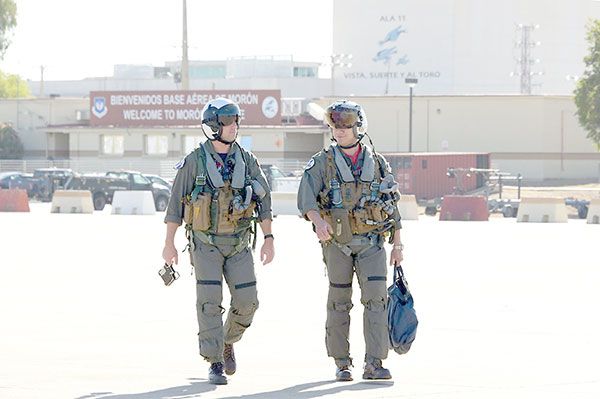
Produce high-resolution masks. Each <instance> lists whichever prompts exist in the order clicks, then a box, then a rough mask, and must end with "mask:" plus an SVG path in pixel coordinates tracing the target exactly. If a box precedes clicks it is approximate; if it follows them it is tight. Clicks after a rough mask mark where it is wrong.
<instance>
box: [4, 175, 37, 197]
mask: <svg viewBox="0 0 600 399" xmlns="http://www.w3.org/2000/svg"><path fill="white" fill-rule="evenodd" d="M36 183H37V182H36V181H35V180H34V178H33V175H32V174H31V173H23V172H2V173H0V188H3V189H11V188H19V189H22V190H25V191H27V196H28V197H29V198H32V197H33V196H34V195H35V194H36V192H37V190H38V185H37V184H36Z"/></svg>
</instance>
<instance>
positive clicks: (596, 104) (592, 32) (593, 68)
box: [575, 20, 600, 147]
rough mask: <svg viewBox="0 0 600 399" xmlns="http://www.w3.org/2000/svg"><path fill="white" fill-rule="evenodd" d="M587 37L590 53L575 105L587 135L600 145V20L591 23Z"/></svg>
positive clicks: (579, 82) (577, 89)
mask: <svg viewBox="0 0 600 399" xmlns="http://www.w3.org/2000/svg"><path fill="white" fill-rule="evenodd" d="M586 39H587V41H588V43H589V46H590V47H589V54H588V55H586V56H585V57H584V59H583V61H584V63H585V71H584V72H583V77H582V78H581V79H579V81H578V82H577V88H576V89H575V105H576V106H577V117H578V118H579V123H580V124H581V126H583V128H584V129H585V130H586V131H587V137H588V138H589V139H590V140H592V141H593V142H594V143H596V145H597V146H599V147H600V20H594V21H592V22H591V23H590V25H589V26H588V32H587V36H586Z"/></svg>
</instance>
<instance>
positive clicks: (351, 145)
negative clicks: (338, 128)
mask: <svg viewBox="0 0 600 399" xmlns="http://www.w3.org/2000/svg"><path fill="white" fill-rule="evenodd" d="M355 129H356V127H354V128H353V132H354V135H355V136H358V137H357V139H358V140H356V141H355V142H354V144H350V145H341V144H340V143H338V141H337V140H336V139H335V138H334V137H333V131H332V132H331V140H332V141H335V142H336V143H337V144H338V147H340V148H343V149H344V150H349V149H351V148H354V147H356V146H357V145H359V144H360V141H361V140H362V139H363V137H364V136H365V135H364V134H357V132H356V130H355Z"/></svg>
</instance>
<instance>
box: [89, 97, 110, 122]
mask: <svg viewBox="0 0 600 399" xmlns="http://www.w3.org/2000/svg"><path fill="white" fill-rule="evenodd" d="M107 113H108V109H107V108H106V99H105V98H104V97H94V106H93V107H92V114H94V115H95V116H96V118H102V117H103V116H104V115H106V114H107Z"/></svg>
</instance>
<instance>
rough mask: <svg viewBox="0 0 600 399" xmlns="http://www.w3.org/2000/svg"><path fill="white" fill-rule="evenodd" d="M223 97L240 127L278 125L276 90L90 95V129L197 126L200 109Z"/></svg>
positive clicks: (278, 97)
mask: <svg viewBox="0 0 600 399" xmlns="http://www.w3.org/2000/svg"><path fill="white" fill-rule="evenodd" d="M217 97H224V98H228V99H230V100H232V101H235V102H236V103H237V104H238V105H239V106H240V109H241V112H242V121H241V122H240V123H241V124H243V125H253V126H257V125H258V126H265V125H267V126H268V125H274V126H277V125H280V124H281V91H279V90H239V91H238V90H189V91H92V92H90V125H91V126H193V125H200V123H201V119H202V115H201V114H202V108H203V107H204V105H205V104H206V103H207V102H209V101H210V100H212V99H214V98H217Z"/></svg>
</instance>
